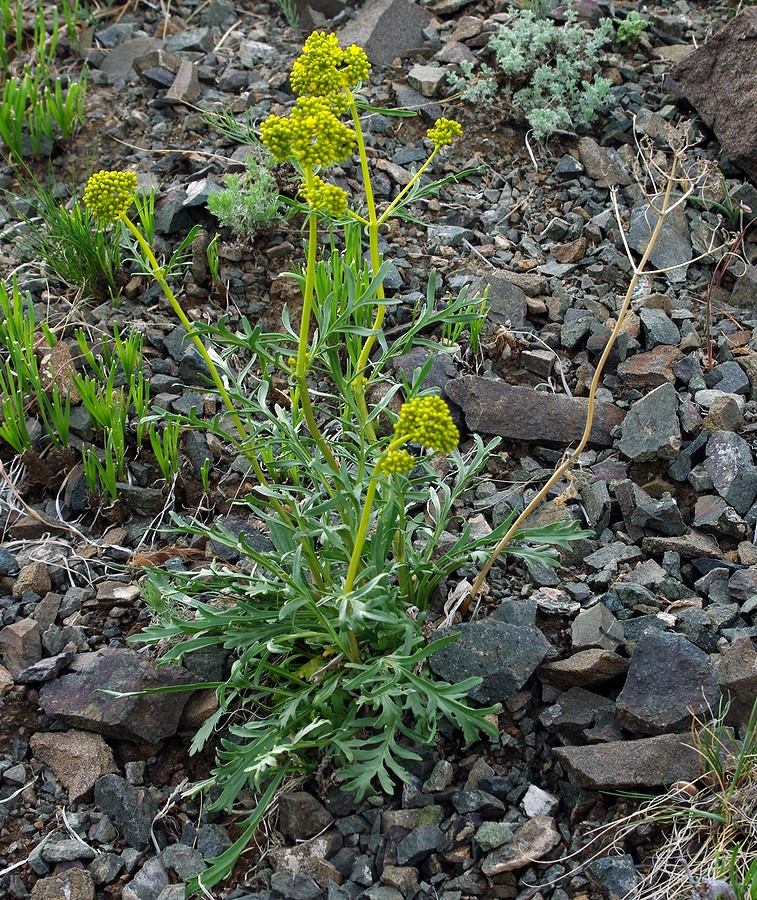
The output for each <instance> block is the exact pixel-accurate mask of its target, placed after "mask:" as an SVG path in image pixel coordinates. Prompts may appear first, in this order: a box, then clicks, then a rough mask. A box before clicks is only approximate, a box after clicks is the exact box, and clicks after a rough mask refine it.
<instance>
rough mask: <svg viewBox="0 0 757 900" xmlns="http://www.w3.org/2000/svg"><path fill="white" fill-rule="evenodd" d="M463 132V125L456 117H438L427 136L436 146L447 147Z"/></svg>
mask: <svg viewBox="0 0 757 900" xmlns="http://www.w3.org/2000/svg"><path fill="white" fill-rule="evenodd" d="M462 133H463V126H462V125H461V124H460V123H459V122H456V121H455V120H454V119H444V118H441V119H437V120H436V122H434V124H433V125H432V126H431V128H429V130H428V131H427V132H426V137H427V138H428V139H429V140H430V141H431V143H432V144H433V145H434V146H435V147H447V146H448V145H449V144H451V143H452V141H454V139H455V138H456V137H460V135H461V134H462Z"/></svg>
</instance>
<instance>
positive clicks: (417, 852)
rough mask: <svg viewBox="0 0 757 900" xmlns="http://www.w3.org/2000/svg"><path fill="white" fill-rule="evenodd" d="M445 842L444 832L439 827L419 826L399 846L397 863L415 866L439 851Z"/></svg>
mask: <svg viewBox="0 0 757 900" xmlns="http://www.w3.org/2000/svg"><path fill="white" fill-rule="evenodd" d="M443 840H444V832H443V831H442V830H441V828H440V827H439V826H438V825H419V826H418V827H417V828H414V829H413V830H412V831H411V832H410V834H408V835H406V836H405V837H404V838H402V840H401V841H400V842H399V844H397V863H398V864H399V865H401V866H415V865H417V864H418V863H420V862H423V860H424V859H427V858H428V857H429V856H430V855H431V854H432V853H433V852H434V851H435V850H438V849H439V847H440V846H441V843H442V841H443Z"/></svg>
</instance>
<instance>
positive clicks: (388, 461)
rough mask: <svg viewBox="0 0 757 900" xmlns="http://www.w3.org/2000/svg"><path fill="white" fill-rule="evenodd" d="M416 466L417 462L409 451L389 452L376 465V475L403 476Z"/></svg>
mask: <svg viewBox="0 0 757 900" xmlns="http://www.w3.org/2000/svg"><path fill="white" fill-rule="evenodd" d="M414 465H415V460H414V459H413V457H412V456H411V455H410V454H409V453H408V452H407V450H387V451H386V453H384V454H383V455H382V456H380V457H379V461H378V462H377V463H376V475H402V474H404V473H406V472H409V471H410V470H411V469H412V468H413V466H414Z"/></svg>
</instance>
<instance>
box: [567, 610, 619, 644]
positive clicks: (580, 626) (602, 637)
mask: <svg viewBox="0 0 757 900" xmlns="http://www.w3.org/2000/svg"><path fill="white" fill-rule="evenodd" d="M570 638H571V644H572V647H573V650H588V649H589V648H591V647H601V648H602V649H604V650H617V649H618V646H619V645H620V644H622V643H623V639H624V637H623V625H622V623H621V622H619V621H618V620H617V619H616V618H615V616H614V615H613V614H612V613H611V612H610V610H609V609H608V608H607V607H606V606H605V604H604V603H595V604H594V606H590V607H589V609H584V610H582V611H581V612H580V613H579V614H578V615H577V616H576V618H575V619H574V620H573V623H572V625H571V626H570Z"/></svg>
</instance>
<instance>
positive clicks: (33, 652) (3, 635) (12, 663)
mask: <svg viewBox="0 0 757 900" xmlns="http://www.w3.org/2000/svg"><path fill="white" fill-rule="evenodd" d="M0 653H2V657H3V663H4V664H5V668H6V669H7V670H8V671H9V672H10V673H11V675H12V676H13V677H14V678H16V677H17V676H18V675H19V673H20V672H23V670H24V669H26V668H28V667H29V666H32V665H34V663H36V662H39V660H40V659H41V658H42V637H41V636H40V633H39V623H38V622H36V621H35V620H34V619H19V620H18V622H14V623H13V624H12V625H6V626H5V628H3V629H2V630H1V631H0Z"/></svg>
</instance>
